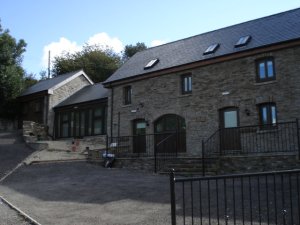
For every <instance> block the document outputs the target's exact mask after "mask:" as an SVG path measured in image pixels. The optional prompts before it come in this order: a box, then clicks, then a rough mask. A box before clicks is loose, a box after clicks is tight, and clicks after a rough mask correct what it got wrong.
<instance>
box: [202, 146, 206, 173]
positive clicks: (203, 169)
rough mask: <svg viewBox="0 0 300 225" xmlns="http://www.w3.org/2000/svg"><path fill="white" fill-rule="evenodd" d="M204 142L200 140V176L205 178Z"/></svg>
mask: <svg viewBox="0 0 300 225" xmlns="http://www.w3.org/2000/svg"><path fill="white" fill-rule="evenodd" d="M204 156H205V154H204V141H203V140H202V176H203V177H205V159H204Z"/></svg>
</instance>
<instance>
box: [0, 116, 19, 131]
mask: <svg viewBox="0 0 300 225" xmlns="http://www.w3.org/2000/svg"><path fill="white" fill-rule="evenodd" d="M17 127H18V122H17V121H15V120H8V119H1V118H0V131H13V130H16V129H17Z"/></svg>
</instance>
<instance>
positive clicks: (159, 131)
mask: <svg viewBox="0 0 300 225" xmlns="http://www.w3.org/2000/svg"><path fill="white" fill-rule="evenodd" d="M156 132H157V133H161V132H163V123H162V121H160V122H159V123H158V124H156Z"/></svg>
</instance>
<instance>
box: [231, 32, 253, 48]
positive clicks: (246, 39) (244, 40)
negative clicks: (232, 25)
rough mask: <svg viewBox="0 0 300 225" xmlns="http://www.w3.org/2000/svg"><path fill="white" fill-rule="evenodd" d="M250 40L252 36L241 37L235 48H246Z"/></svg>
mask: <svg viewBox="0 0 300 225" xmlns="http://www.w3.org/2000/svg"><path fill="white" fill-rule="evenodd" d="M250 40H251V36H250V35H248V36H244V37H241V38H240V39H239V40H238V42H237V43H236V44H235V45H234V47H236V48H238V47H242V46H245V45H247V44H248V43H249V41H250Z"/></svg>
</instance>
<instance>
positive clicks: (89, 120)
mask: <svg viewBox="0 0 300 225" xmlns="http://www.w3.org/2000/svg"><path fill="white" fill-rule="evenodd" d="M92 113H93V111H92V110H91V109H90V110H89V114H88V135H92V118H93V114H92Z"/></svg>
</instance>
